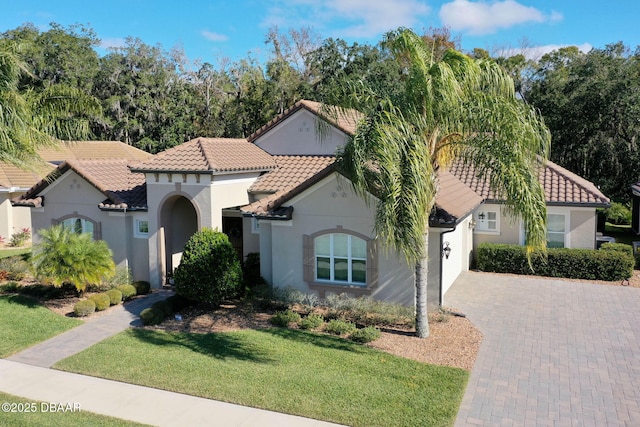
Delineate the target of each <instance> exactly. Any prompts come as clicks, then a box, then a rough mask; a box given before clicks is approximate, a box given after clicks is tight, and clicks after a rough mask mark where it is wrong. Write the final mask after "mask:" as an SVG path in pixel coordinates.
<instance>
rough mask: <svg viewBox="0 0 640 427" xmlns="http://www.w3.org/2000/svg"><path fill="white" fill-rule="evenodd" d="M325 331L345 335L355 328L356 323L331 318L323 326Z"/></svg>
mask: <svg viewBox="0 0 640 427" xmlns="http://www.w3.org/2000/svg"><path fill="white" fill-rule="evenodd" d="M324 330H325V332H328V333H330V334H335V335H346V334H350V333H351V332H354V331H355V330H356V325H354V324H353V323H351V322H347V321H345V320H340V319H333V320H330V321H329V323H327V324H326V326H325V327H324Z"/></svg>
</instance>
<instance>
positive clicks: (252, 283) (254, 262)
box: [242, 252, 267, 292]
mask: <svg viewBox="0 0 640 427" xmlns="http://www.w3.org/2000/svg"><path fill="white" fill-rule="evenodd" d="M242 283H243V285H244V288H245V290H246V292H251V290H252V289H254V288H256V287H260V286H263V285H265V284H266V283H267V281H266V280H265V279H264V277H262V276H261V275H260V254H259V253H257V252H252V253H249V254H247V257H246V259H245V260H244V263H243V264H242Z"/></svg>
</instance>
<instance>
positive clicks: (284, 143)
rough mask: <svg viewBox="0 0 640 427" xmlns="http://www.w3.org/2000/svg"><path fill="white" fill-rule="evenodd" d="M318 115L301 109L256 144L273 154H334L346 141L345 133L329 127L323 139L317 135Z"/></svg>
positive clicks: (258, 139)
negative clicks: (320, 139) (319, 138)
mask: <svg viewBox="0 0 640 427" xmlns="http://www.w3.org/2000/svg"><path fill="white" fill-rule="evenodd" d="M316 120H317V116H316V115H314V114H312V113H310V112H309V111H307V110H304V109H303V110H300V111H297V112H296V113H295V114H293V115H292V116H291V117H288V118H287V120H285V121H284V122H281V123H280V124H278V125H277V126H276V127H274V128H273V129H271V130H269V131H268V132H267V133H265V134H264V135H261V136H260V137H258V138H257V139H256V140H255V144H256V145H257V146H258V147H260V148H262V149H263V150H265V151H266V152H267V153H269V154H273V155H281V154H286V155H312V154H325V155H327V154H328V155H333V154H335V153H336V149H337V148H338V147H339V146H343V145H344V143H345V135H344V133H342V132H341V131H339V130H337V129H336V128H335V127H333V126H331V127H330V128H328V129H327V132H328V133H327V135H326V136H325V138H324V139H323V140H322V141H319V140H318V138H317V137H316Z"/></svg>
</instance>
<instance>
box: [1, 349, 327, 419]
mask: <svg viewBox="0 0 640 427" xmlns="http://www.w3.org/2000/svg"><path fill="white" fill-rule="evenodd" d="M0 390H1V391H3V392H6V393H9V394H13V395H16V396H21V397H24V398H26V399H32V400H34V401H36V400H37V401H41V402H51V403H56V404H58V403H60V404H63V405H71V406H70V407H74V405H75V407H79V408H80V410H82V411H88V412H93V413H96V414H103V415H109V416H115V417H117V418H122V419H126V420H131V421H136V422H139V423H143V424H149V425H154V426H221V427H234V426H238V427H240V426H243V427H249V426H260V427H281V426H292V427H293V426H295V427H325V426H326V427H328V426H336V425H337V424H331V423H327V422H323V421H318V420H312V419H308V418H302V417H297V416H294V415H287V414H280V413H277V412H272V411H265V410H261V409H255V408H248V407H244V406H239V405H233V404H230V403H225V402H217V401H215V400H209V399H203V398H200V397H194V396H188V395H184V394H179V393H172V392H169V391H164V390H157V389H153V388H149V387H141V386H136V385H132V384H126V383H120V382H117V381H109V380H104V379H101V378H94V377H88V376H85V375H79V374H72V373H68V372H61V371H56V370H53V369H47V368H41V367H37V366H32V365H25V364H22V363H17V362H13V361H9V360H2V359H0ZM0 417H1V413H0Z"/></svg>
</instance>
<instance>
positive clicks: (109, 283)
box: [87, 266, 131, 292]
mask: <svg viewBox="0 0 640 427" xmlns="http://www.w3.org/2000/svg"><path fill="white" fill-rule="evenodd" d="M128 284H131V270H130V269H129V268H126V267H122V266H119V267H116V269H115V273H114V274H113V276H109V277H103V278H102V281H101V282H100V283H99V284H90V285H88V286H87V290H89V291H97V292H104V291H108V290H109V289H115V288H117V287H118V286H120V285H128Z"/></svg>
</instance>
